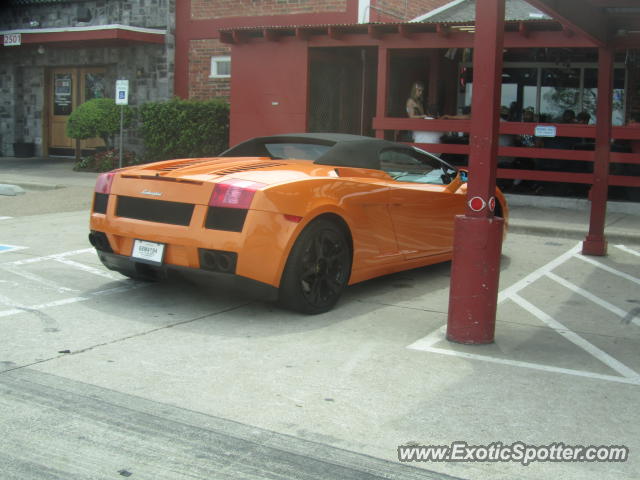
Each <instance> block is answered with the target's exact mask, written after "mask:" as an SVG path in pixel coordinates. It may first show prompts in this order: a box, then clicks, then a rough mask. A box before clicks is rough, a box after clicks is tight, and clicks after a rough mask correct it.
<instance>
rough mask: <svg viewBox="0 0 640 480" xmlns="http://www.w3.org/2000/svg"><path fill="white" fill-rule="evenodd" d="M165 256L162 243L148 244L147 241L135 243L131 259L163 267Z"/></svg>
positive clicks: (135, 241)
mask: <svg viewBox="0 0 640 480" xmlns="http://www.w3.org/2000/svg"><path fill="white" fill-rule="evenodd" d="M163 254H164V244H162V243H155V242H147V241H146V240H134V241H133V250H132V252H131V257H132V258H135V259H136V260H139V261H142V262H147V263H152V264H154V265H161V264H162V256H163Z"/></svg>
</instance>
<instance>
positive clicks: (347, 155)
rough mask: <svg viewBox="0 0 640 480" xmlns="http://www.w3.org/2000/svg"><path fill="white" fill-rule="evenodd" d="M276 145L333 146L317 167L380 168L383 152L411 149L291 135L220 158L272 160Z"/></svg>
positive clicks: (336, 136)
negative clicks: (274, 145)
mask: <svg viewBox="0 0 640 480" xmlns="http://www.w3.org/2000/svg"><path fill="white" fill-rule="evenodd" d="M274 143H291V144H310V145H324V146H328V147H331V148H329V150H327V151H326V152H325V153H324V154H322V155H321V156H319V157H318V158H316V159H315V160H314V162H313V163H315V164H318V165H331V166H336V167H356V168H370V169H375V170H379V169H380V152H381V151H382V150H387V149H389V148H393V149H394V150H412V149H411V147H408V146H407V145H403V144H401V143H395V142H389V141H387V140H381V139H379V138H371V137H363V136H360V135H349V134H346V133H290V134H284V135H272V136H268V137H256V138H252V139H251V140H247V141H245V142H242V143H239V144H238V145H236V146H234V147H231V148H230V149H228V150H226V151H225V152H223V153H221V154H220V156H221V157H271V158H274V157H273V155H272V154H271V153H270V152H269V150H268V149H267V145H269V144H274Z"/></svg>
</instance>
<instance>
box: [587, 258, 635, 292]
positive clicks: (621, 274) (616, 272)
mask: <svg viewBox="0 0 640 480" xmlns="http://www.w3.org/2000/svg"><path fill="white" fill-rule="evenodd" d="M575 258H579V259H580V260H582V261H583V262H587V263H590V264H591V265H594V266H596V267H598V268H600V269H602V270H605V271H607V272H609V273H612V274H614V275H617V276H618V277H620V278H624V279H626V280H629V281H631V282H633V283H637V284H638V285H640V278H636V277H634V276H632V275H629V274H628V273H624V272H621V271H620V270H616V269H615V268H611V267H610V266H609V265H605V264H604V263H602V262H599V261H597V260H594V259H593V258H589V257H585V256H584V255H576V257H575Z"/></svg>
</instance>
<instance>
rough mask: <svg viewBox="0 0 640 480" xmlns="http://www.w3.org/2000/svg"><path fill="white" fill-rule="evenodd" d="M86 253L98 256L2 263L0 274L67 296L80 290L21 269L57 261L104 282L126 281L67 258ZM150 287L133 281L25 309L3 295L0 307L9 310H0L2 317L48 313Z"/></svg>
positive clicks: (64, 255) (70, 253) (76, 252)
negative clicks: (49, 310) (99, 298)
mask: <svg viewBox="0 0 640 480" xmlns="http://www.w3.org/2000/svg"><path fill="white" fill-rule="evenodd" d="M87 253H94V254H95V253H96V251H95V249H93V248H84V249H80V250H71V251H68V252H62V253H57V254H54V255H46V256H42V257H33V258H28V259H23V260H14V261H11V262H5V263H1V264H0V270H5V271H7V272H10V273H12V274H14V275H17V276H19V277H22V278H25V279H27V280H31V281H33V282H36V283H38V284H39V285H42V286H45V287H48V288H51V289H54V290H56V291H57V292H58V293H64V292H72V293H77V292H79V290H76V289H71V288H67V287H64V286H61V285H59V284H58V283H56V282H53V281H50V280H47V279H45V278H43V277H41V276H40V275H36V274H35V273H32V272H27V271H25V270H21V269H20V268H19V267H21V266H24V265H31V264H34V263H38V262H44V261H55V262H58V263H62V264H64V265H67V266H69V267H72V268H74V269H78V270H82V271H85V272H88V273H91V274H94V275H98V276H100V277H104V278H108V279H109V280H115V281H119V280H123V278H122V277H121V276H119V275H117V274H115V273H111V272H108V271H102V270H100V269H98V268H95V267H92V266H90V265H85V264H84V263H81V262H78V261H75V260H70V259H69V258H68V257H71V256H76V255H82V254H87ZM148 285H150V284H149V283H145V282H136V281H132V280H127V281H126V283H125V284H124V285H121V286H118V287H114V288H107V289H104V290H98V291H95V292H91V293H88V294H84V295H81V296H74V297H69V298H63V299H60V300H55V301H52V302H47V303H41V304H38V305H23V304H18V303H16V302H13V301H12V300H11V299H10V298H9V297H7V296H4V295H0V304H4V305H5V306H7V307H10V308H9V309H7V310H0V317H7V316H10V315H17V314H20V313H25V312H30V311H35V310H44V309H48V308H52V307H59V306H62V305H70V304H73V303H78V302H84V301H85V300H90V299H92V298H95V297H99V296H103V295H112V294H114V293H122V292H126V291H129V290H133V289H136V288H140V287H146V286H148Z"/></svg>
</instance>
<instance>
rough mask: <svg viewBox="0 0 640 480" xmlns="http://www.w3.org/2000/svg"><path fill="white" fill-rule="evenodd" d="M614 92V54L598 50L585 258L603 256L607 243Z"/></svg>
mask: <svg viewBox="0 0 640 480" xmlns="http://www.w3.org/2000/svg"><path fill="white" fill-rule="evenodd" d="M612 90H613V52H612V51H611V50H609V49H606V48H600V49H599V50H598V100H597V105H596V112H597V123H596V151H595V156H594V163H593V186H592V187H591V192H590V195H589V197H590V199H591V216H590V218H589V234H588V235H587V238H586V239H585V241H584V242H582V253H583V254H584V255H606V254H607V240H606V239H605V236H604V222H605V218H606V215H607V195H608V191H609V187H608V185H609V154H610V152H611V111H612V105H611V94H612Z"/></svg>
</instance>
